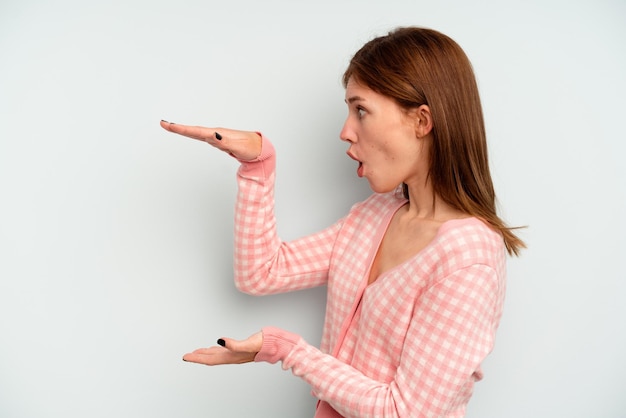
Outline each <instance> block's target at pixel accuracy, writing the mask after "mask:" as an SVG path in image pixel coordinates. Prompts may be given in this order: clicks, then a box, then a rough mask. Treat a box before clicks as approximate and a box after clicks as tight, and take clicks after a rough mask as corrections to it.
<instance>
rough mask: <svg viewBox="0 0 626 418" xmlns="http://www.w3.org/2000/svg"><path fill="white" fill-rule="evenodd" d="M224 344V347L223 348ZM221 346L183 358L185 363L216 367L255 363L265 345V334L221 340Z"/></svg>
mask: <svg viewBox="0 0 626 418" xmlns="http://www.w3.org/2000/svg"><path fill="white" fill-rule="evenodd" d="M222 342H223V343H224V345H223V346H222ZM218 343H219V344H220V345H219V346H214V347H209V348H199V349H197V350H195V351H193V352H191V353H187V354H185V355H184V356H183V360H184V361H189V362H192V363H199V364H205V365H207V366H216V365H219V364H242V363H249V362H251V361H254V357H255V356H256V355H257V353H258V352H259V351H260V350H261V346H262V345H263V333H262V332H257V333H256V334H254V335H252V336H250V337H249V338H247V339H245V340H242V341H237V340H233V339H232V338H220V339H219V340H218Z"/></svg>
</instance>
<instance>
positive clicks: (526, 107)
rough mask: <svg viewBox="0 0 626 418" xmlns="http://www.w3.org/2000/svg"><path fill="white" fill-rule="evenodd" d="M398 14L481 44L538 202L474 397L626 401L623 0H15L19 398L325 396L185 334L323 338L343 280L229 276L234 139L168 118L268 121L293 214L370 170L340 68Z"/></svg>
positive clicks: (521, 412)
mask: <svg viewBox="0 0 626 418" xmlns="http://www.w3.org/2000/svg"><path fill="white" fill-rule="evenodd" d="M401 25H418V26H426V27H431V28H434V29H438V30H440V31H443V32H444V33H446V34H448V35H450V36H451V37H453V38H454V39H455V40H457V41H458V42H459V44H460V45H461V46H462V47H463V48H464V49H465V51H466V52H467V54H468V55H469V57H470V59H471V60H472V62H473V65H474V68H475V71H476V74H477V78H478V82H479V86H480V90H481V94H482V99H483V106H484V111H485V118H486V124H487V130H488V140H489V146H490V158H491V165H492V166H491V167H492V174H493V177H494V181H495V186H496V190H497V193H498V196H499V205H500V209H501V214H502V216H503V217H504V218H505V219H506V220H507V221H508V222H509V223H510V224H511V225H528V226H529V227H528V228H527V229H525V230H524V231H523V232H522V233H521V234H522V237H523V238H524V239H525V240H526V241H527V242H528V245H529V248H528V250H527V251H525V252H524V253H523V255H522V257H521V258H519V259H511V260H510V262H509V277H508V293H507V300H506V305H505V313H504V316H503V319H502V322H501V326H500V329H499V333H498V338H497V342H496V347H495V349H494V351H493V353H492V354H491V356H490V357H489V358H488V359H487V360H486V362H485V364H484V371H485V379H484V380H483V381H482V382H480V383H478V384H477V385H476V388H475V395H474V397H473V399H472V401H471V402H470V406H469V411H468V417H473V418H478V417H480V418H496V417H498V418H502V417H505V418H517V417H519V418H522V417H523V418H527V417H550V418H552V417H568V418H587V417H601V418H617V417H624V416H626V396H624V395H625V390H626V379H625V377H624V376H625V373H626V360H625V359H624V353H626V325H625V323H626V303H624V299H625V297H626V267H625V263H624V260H625V257H624V256H625V255H626V244H625V238H624V237H625V234H626V224H625V222H624V215H625V213H626V174H625V170H624V162H623V161H624V157H626V145H625V141H626V134H625V129H624V123H625V118H626V116H625V115H626V107H625V105H624V98H625V97H626V81H625V78H626V76H625V74H626V48H625V47H624V41H625V40H626V3H625V2H623V1H621V0H619V1H618V0H614V1H610V0H589V1H576V0H574V1H565V0H563V1H554V0H552V1H508V2H507V1H495V0H494V1H474V2H468V1H462V0H454V1H452V0H450V1H421V0H413V1H400V0H385V1H373V0H369V1H352V0H348V1H341V0H332V1H331V0H316V1H306V2H304V1H301V2H297V1H287V0H284V1H279V0H268V1H256V0H238V1H237V0H233V1H213V0H204V1H200V0H178V1H163V0H156V1H148V0H143V1H142V0H109V1H106V2H104V1H101V2H85V1H78V0H76V1H72V0H58V1H35V0H0V417H3V418H31V417H55V418H56V417H113V416H115V417H154V418H165V417H183V418H193V417H207V416H226V417H250V416H255V417H307V416H312V413H313V409H314V406H315V400H314V399H313V398H312V397H311V395H310V389H309V388H308V386H307V385H306V384H304V383H303V382H302V381H300V380H299V379H297V378H295V377H294V376H292V375H291V373H290V372H285V371H282V370H281V368H280V367H279V366H278V365H268V364H248V365H244V366H223V367H216V368H207V367H203V366H199V365H195V364H187V363H184V362H183V361H181V357H182V355H183V354H184V353H186V352H188V351H191V350H193V349H195V348H198V347H202V346H208V345H212V344H214V341H215V339H217V338H218V337H221V336H231V337H235V338H243V337H247V336H248V335H249V334H251V333H253V332H255V331H257V330H258V329H259V328H260V327H262V326H264V325H274V326H279V327H283V328H285V329H288V330H290V331H293V332H297V333H299V334H301V335H302V336H303V337H304V338H306V339H307V340H308V341H309V342H311V343H312V344H318V343H319V339H320V336H321V326H322V320H323V315H324V306H325V289H314V290H309V291H304V292H298V293H291V294H284V295H279V296H271V297H261V298H255V297H251V296H247V295H244V294H241V293H239V292H237V290H236V289H235V288H234V285H233V282H232V245H233V238H232V232H233V207H234V199H235V192H236V184H235V171H236V169H237V163H236V162H235V161H234V160H232V159H230V158H229V157H228V156H227V155H225V154H223V153H221V152H218V151H215V150H214V149H211V148H210V147H209V146H207V145H206V144H203V143H201V142H196V141H193V140H189V139H186V138H183V137H178V136H175V135H172V134H169V133H167V132H165V131H163V130H162V129H161V128H160V127H159V120H160V119H166V120H170V121H174V122H178V123H186V124H199V125H206V126H228V127H233V128H239V129H250V130H260V131H263V132H264V133H265V134H266V135H267V136H269V137H270V138H271V139H272V140H273V142H274V144H275V146H276V148H277V150H278V155H279V162H278V180H277V186H276V187H277V190H276V195H277V202H276V205H277V206H276V208H277V209H276V210H277V217H278V222H279V233H280V235H281V237H282V238H283V239H286V240H287V239H293V238H296V237H299V236H301V235H303V234H307V233H311V232H315V231H317V230H319V229H321V228H323V227H325V226H327V225H329V224H330V223H332V222H334V221H335V220H337V219H338V218H339V217H341V216H343V215H344V214H345V213H346V211H347V210H348V209H349V208H350V206H351V205H352V204H353V203H355V202H357V201H359V200H362V199H364V198H365V197H366V196H367V195H368V194H369V193H370V192H369V189H368V186H367V183H366V182H365V181H359V179H358V178H357V177H356V173H355V171H356V167H355V165H354V162H353V161H351V160H350V159H349V158H348V157H347V156H346V155H345V150H346V145H345V144H343V143H342V142H341V141H339V139H338V135H339V131H340V129H341V126H342V123H343V119H344V117H345V115H346V106H345V104H344V103H343V99H344V91H343V88H342V86H341V82H340V79H341V74H342V72H343V70H344V69H345V67H346V65H347V63H348V61H349V59H350V57H351V56H352V54H353V53H354V52H355V51H356V50H357V49H358V48H359V47H360V46H361V45H362V44H363V43H364V42H366V41H368V40H369V39H371V38H372V37H374V36H377V35H381V34H384V33H386V32H387V31H388V30H389V29H392V28H393V27H396V26H401Z"/></svg>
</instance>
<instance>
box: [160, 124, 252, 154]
mask: <svg viewBox="0 0 626 418" xmlns="http://www.w3.org/2000/svg"><path fill="white" fill-rule="evenodd" d="M161 127H162V128H163V129H165V130H166V131H170V132H173V133H175V134H179V135H183V136H186V137H188V138H193V139H197V140H198V141H203V142H206V143H207V144H209V145H212V146H214V147H215V148H217V149H219V150H221V151H224V152H226V153H228V154H230V155H232V156H233V157H235V158H237V159H239V160H243V161H250V160H254V159H255V158H257V157H258V156H259V155H261V136H260V135H259V134H258V133H256V132H250V131H237V130H233V129H226V128H205V127H203V126H190V125H179V124H177V123H171V122H167V121H164V120H162V121H161Z"/></svg>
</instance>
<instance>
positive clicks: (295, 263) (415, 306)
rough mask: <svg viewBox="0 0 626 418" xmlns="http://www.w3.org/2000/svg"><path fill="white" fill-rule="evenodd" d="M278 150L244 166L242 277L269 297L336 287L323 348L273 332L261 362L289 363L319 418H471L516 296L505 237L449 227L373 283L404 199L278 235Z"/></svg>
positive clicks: (475, 225) (371, 202)
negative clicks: (284, 237) (306, 231)
mask: <svg viewBox="0 0 626 418" xmlns="http://www.w3.org/2000/svg"><path fill="white" fill-rule="evenodd" d="M274 174H275V155H274V149H273V147H272V145H271V143H270V142H269V141H268V140H267V139H266V138H264V139H263V153H262V155H261V156H260V157H259V159H257V160H255V161H253V162H242V165H241V167H240V169H239V171H238V183H239V192H238V198H237V206H236V221H235V224H236V231H235V232H236V234H235V244H236V245H235V247H236V248H235V282H236V285H237V287H238V288H239V289H240V290H242V291H244V292H247V293H250V294H256V295H263V294H271V293H279V292H287V291H294V290H298V289H304V288H309V287H313V286H320V285H327V286H328V298H327V311H326V319H325V323H324V330H323V336H322V343H321V347H320V348H319V349H318V348H315V347H313V346H311V345H309V344H308V343H306V342H305V341H304V340H303V339H302V338H301V337H299V336H298V335H296V334H292V333H289V332H287V331H284V330H280V329H277V328H272V327H268V328H264V329H263V333H264V344H263V348H262V350H261V351H260V352H259V354H258V355H257V358H256V360H257V361H268V362H271V363H275V362H278V361H281V362H282V367H283V368H284V369H286V370H287V369H290V370H291V371H292V372H293V374H294V375H296V376H299V377H301V378H302V379H304V380H305V381H306V382H308V383H309V384H310V385H311V388H312V392H313V394H314V395H315V396H316V397H318V398H319V399H320V403H319V405H318V408H317V412H316V415H315V416H316V417H340V416H344V417H377V418H379V417H462V416H464V414H465V409H466V405H467V403H468V401H469V399H470V396H471V394H472V390H473V385H474V382H476V381H477V380H480V379H481V378H482V372H481V369H480V364H481V362H482V361H483V360H484V358H485V357H486V356H487V355H488V353H489V352H490V351H491V350H492V348H493V344H494V336H495V332H496V328H497V326H498V322H499V320H500V316H501V313H502V306H503V300H504V293H505V260H506V255H505V254H506V253H505V248H504V244H503V241H502V238H501V236H500V235H499V234H497V233H496V232H494V231H493V230H492V229H490V228H489V227H487V226H486V225H485V224H484V223H483V222H481V221H479V220H478V219H476V218H468V219H459V220H453V221H448V222H446V223H444V224H443V225H442V226H441V227H440V229H439V232H438V234H437V236H436V237H435V238H434V239H433V241H432V242H431V243H430V244H429V245H428V246H427V247H426V248H425V249H423V250H422V251H421V252H420V253H418V254H417V255H416V256H414V257H413V258H412V259H410V260H408V261H406V262H404V263H402V264H400V265H398V266H396V267H395V268H393V269H391V270H389V271H387V272H385V273H384V274H382V275H381V276H380V277H379V278H378V279H377V280H376V281H375V282H374V283H372V284H371V285H369V286H368V285H367V279H368V275H369V269H370V266H371V263H372V260H373V258H374V255H375V253H376V251H377V249H378V245H379V244H380V242H381V240H382V237H383V235H384V232H385V230H386V228H387V225H388V223H389V222H390V220H391V217H392V216H393V214H394V213H395V211H396V210H398V209H399V208H400V207H401V206H402V205H403V204H405V201H404V200H402V199H400V198H399V197H397V196H396V195H394V194H374V195H372V196H371V197H370V198H369V199H367V200H366V201H364V202H362V203H359V204H356V205H354V206H353V208H352V209H351V210H350V212H349V213H348V215H347V216H346V217H344V218H343V219H341V220H340V221H338V222H337V223H336V224H334V225H332V226H330V227H329V228H327V229H325V230H323V231H321V232H319V233H317V234H314V235H311V236H308V237H304V238H301V239H298V240H295V241H292V242H281V240H280V239H279V237H278V236H277V233H276V221H275V217H274V211H273V207H274V196H273V184H274Z"/></svg>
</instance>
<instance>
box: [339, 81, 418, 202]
mask: <svg viewBox="0 0 626 418" xmlns="http://www.w3.org/2000/svg"><path fill="white" fill-rule="evenodd" d="M346 104H347V105H348V117H347V119H346V122H345V123H344V126H343V129H342V130H341V134H340V138H341V139H342V140H344V141H346V142H348V143H349V144H350V148H349V149H348V151H347V154H348V155H349V156H350V158H352V159H354V160H356V161H357V162H358V163H359V166H358V169H357V174H358V176H359V177H365V178H366V179H367V180H368V182H369V184H370V187H371V188H372V190H373V191H375V192H377V193H386V192H390V191H392V190H394V189H395V188H396V187H397V186H398V185H400V184H401V183H403V182H404V183H409V182H410V181H411V180H413V179H417V178H418V177H419V175H420V173H425V172H426V171H427V167H426V166H425V161H426V160H425V150H423V149H422V148H423V141H420V140H419V139H418V138H417V136H416V130H415V129H416V128H415V127H416V124H415V119H414V118H413V117H412V116H411V114H410V113H409V114H407V112H405V111H404V110H403V109H402V108H401V107H400V106H399V105H398V104H397V103H396V102H395V101H393V100H392V99H390V98H389V97H387V96H383V95H381V94H379V93H376V92H375V91H373V90H371V89H369V88H368V87H365V86H362V85H360V84H359V83H357V82H355V81H354V80H353V79H350V80H349V81H348V84H347V86H346Z"/></svg>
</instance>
